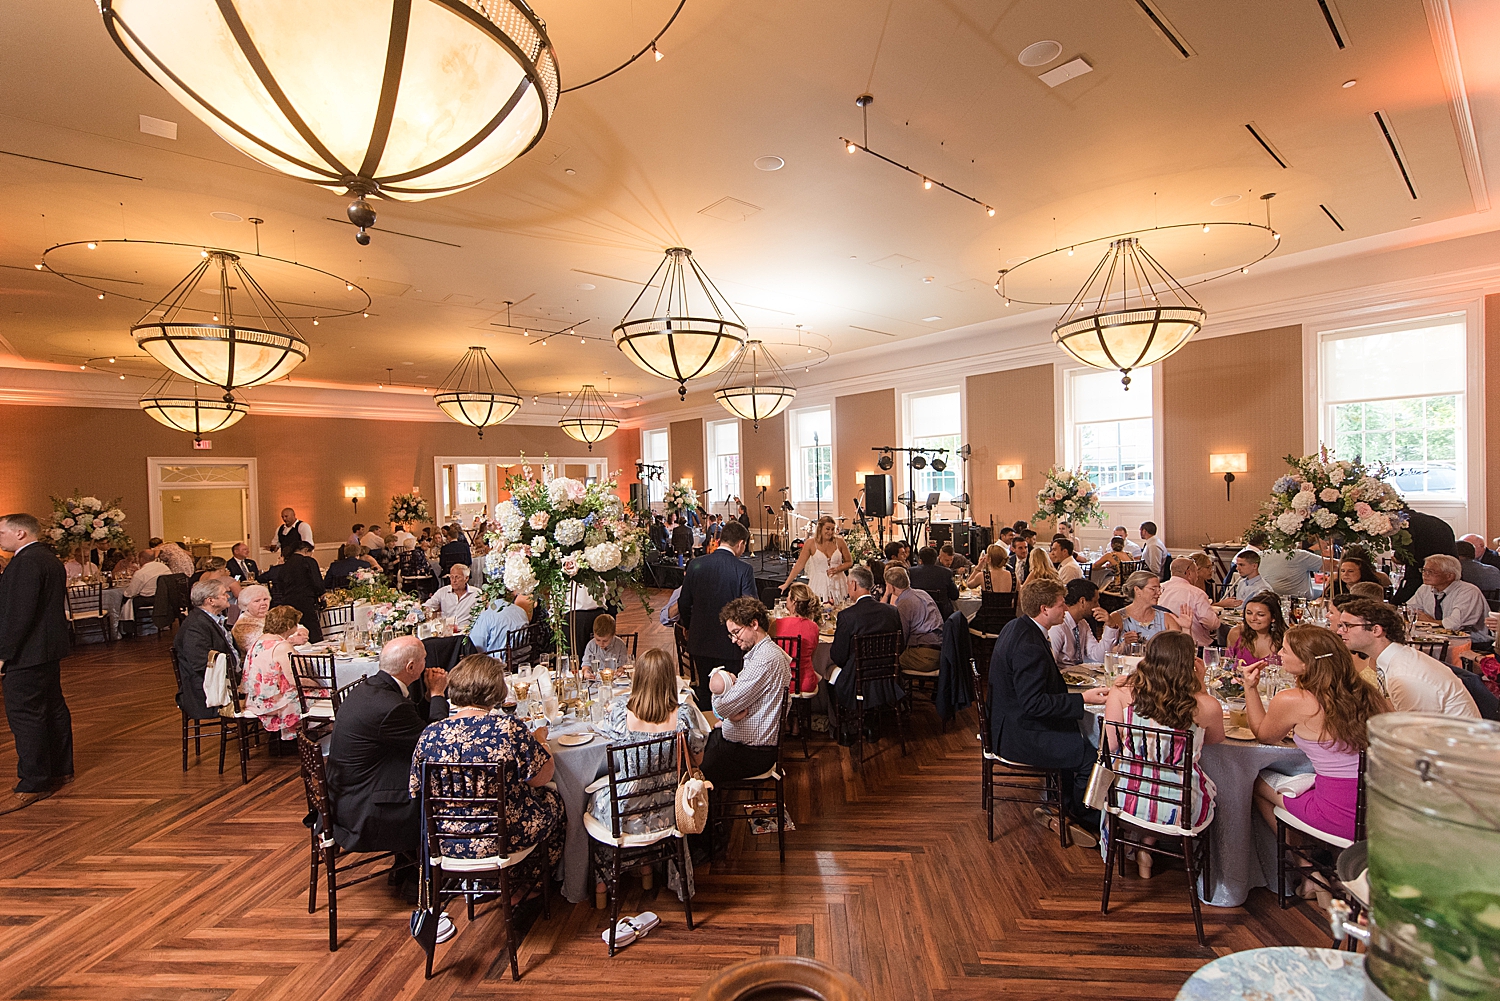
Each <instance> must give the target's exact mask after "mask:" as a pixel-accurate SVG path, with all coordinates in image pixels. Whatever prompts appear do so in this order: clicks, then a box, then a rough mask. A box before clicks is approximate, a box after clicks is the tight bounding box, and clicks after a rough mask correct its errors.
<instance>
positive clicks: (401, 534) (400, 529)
mask: <svg viewBox="0 0 1500 1001" xmlns="http://www.w3.org/2000/svg"><path fill="white" fill-rule="evenodd" d="M391 534H392V535H394V536H395V537H396V541H397V542H401V543H405V542H406V540H407V539H411V540H412V541H413V542H415V541H416V539H417V537H416V536H415V535H413V534H411V533H410V532H408V531H407V530H406V526H405V525H401V524H396V525H392V526H391Z"/></svg>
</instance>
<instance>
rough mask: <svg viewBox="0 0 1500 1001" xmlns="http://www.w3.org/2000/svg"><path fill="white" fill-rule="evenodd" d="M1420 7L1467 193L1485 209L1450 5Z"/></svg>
mask: <svg viewBox="0 0 1500 1001" xmlns="http://www.w3.org/2000/svg"><path fill="white" fill-rule="evenodd" d="M1422 8H1423V10H1425V11H1426V13H1427V30H1428V32H1429V33H1430V34H1431V35H1432V48H1433V50H1434V51H1435V52H1436V53H1437V60H1438V71H1439V72H1440V73H1441V75H1442V77H1443V89H1444V90H1445V91H1447V92H1448V114H1449V116H1450V117H1451V118H1452V119H1453V134H1454V138H1455V139H1457V140H1458V153H1459V158H1460V159H1461V160H1462V161H1463V165H1464V177H1466V178H1467V179H1468V182H1469V195H1470V197H1472V198H1473V199H1474V211H1476V212H1486V211H1488V210H1489V207H1490V193H1489V186H1488V185H1487V184H1486V183H1485V179H1484V167H1483V165H1482V164H1481V163H1480V161H1479V139H1478V137H1477V136H1476V135H1475V133H1474V115H1473V113H1472V112H1471V111H1470V109H1469V92H1468V89H1467V88H1466V87H1465V86H1464V67H1463V63H1462V61H1461V60H1460V59H1459V55H1458V35H1457V33H1456V32H1455V31H1454V30H1453V9H1452V8H1451V7H1450V6H1449V4H1448V0H1423V3H1422Z"/></svg>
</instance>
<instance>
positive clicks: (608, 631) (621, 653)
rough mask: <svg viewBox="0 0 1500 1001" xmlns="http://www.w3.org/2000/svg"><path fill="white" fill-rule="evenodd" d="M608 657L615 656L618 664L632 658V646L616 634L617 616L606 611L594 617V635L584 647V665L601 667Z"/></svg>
mask: <svg viewBox="0 0 1500 1001" xmlns="http://www.w3.org/2000/svg"><path fill="white" fill-rule="evenodd" d="M606 657H612V658H614V662H615V665H616V666H619V665H620V664H623V663H625V662H626V661H627V660H629V659H630V648H629V647H627V646H626V645H625V641H624V640H622V639H620V637H618V636H616V635H615V617H614V616H613V615H610V614H609V613H608V612H604V613H602V614H600V615H598V616H596V617H595V618H594V635H593V638H592V639H590V640H589V642H588V646H586V647H584V648H583V666H584V667H600V666H602V665H603V664H604V659H605V658H606Z"/></svg>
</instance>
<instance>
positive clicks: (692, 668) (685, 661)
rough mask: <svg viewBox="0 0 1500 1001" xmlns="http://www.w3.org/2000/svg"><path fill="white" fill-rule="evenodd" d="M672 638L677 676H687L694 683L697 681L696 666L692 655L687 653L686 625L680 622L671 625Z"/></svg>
mask: <svg viewBox="0 0 1500 1001" xmlns="http://www.w3.org/2000/svg"><path fill="white" fill-rule="evenodd" d="M672 639H673V640H674V641H675V642H676V644H677V676H678V677H679V678H687V679H688V680H689V681H691V682H692V683H693V684H695V685H696V684H697V683H698V667H697V665H696V664H694V663H693V655H692V654H690V653H688V631H687V626H685V625H683V624H682V623H681V622H679V623H677V624H676V625H675V626H673V627H672Z"/></svg>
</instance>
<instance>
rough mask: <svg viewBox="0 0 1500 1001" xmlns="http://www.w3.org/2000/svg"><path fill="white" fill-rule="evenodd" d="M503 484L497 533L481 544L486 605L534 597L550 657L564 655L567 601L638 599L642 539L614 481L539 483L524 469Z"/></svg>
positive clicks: (641, 590)
mask: <svg viewBox="0 0 1500 1001" xmlns="http://www.w3.org/2000/svg"><path fill="white" fill-rule="evenodd" d="M523 469H524V470H525V472H524V473H523V474H521V475H517V476H512V477H511V478H510V479H509V480H508V481H507V483H506V489H508V490H509V491H510V495H511V496H510V499H509V500H507V501H504V502H502V503H501V504H499V505H498V506H497V508H496V522H497V526H498V527H497V528H496V529H495V530H494V531H492V532H490V533H489V534H488V535H487V536H486V538H487V539H488V540H489V550H490V551H489V552H488V553H487V554H486V555H485V557H484V570H485V574H484V577H485V581H484V586H483V588H482V589H481V590H482V593H483V594H484V598H485V601H486V602H489V601H493V600H494V599H496V598H500V597H507V596H513V595H518V594H535V595H536V596H537V597H538V599H539V600H540V601H541V602H542V603H543V604H544V605H545V606H546V608H547V612H548V614H549V615H550V616H551V619H552V623H553V625H554V632H555V633H556V634H557V649H558V653H566V652H567V649H568V647H567V643H568V637H567V630H566V629H563V628H556V627H557V626H558V625H559V624H560V623H564V622H566V621H567V616H568V606H569V604H570V602H569V598H570V596H571V595H572V594H573V593H574V592H575V590H583V591H587V592H588V593H589V595H590V596H591V597H592V598H593V599H594V600H595V601H596V602H598V603H599V604H600V605H601V606H604V605H608V604H610V603H612V602H616V601H617V600H618V599H619V597H620V592H621V591H622V590H626V589H629V590H632V591H634V592H636V593H637V594H639V595H640V596H641V600H642V602H643V603H644V601H645V593H646V592H645V587H644V586H643V585H642V584H641V582H640V567H641V561H642V559H643V558H644V557H643V555H642V554H643V552H644V549H645V542H646V536H645V533H644V532H642V531H641V529H640V528H638V527H637V526H636V525H635V524H634V523H633V522H632V521H631V519H630V515H629V512H628V511H626V509H625V504H624V502H623V501H621V500H620V498H619V496H618V495H617V494H616V493H615V481H614V480H608V481H606V482H602V483H593V484H587V485H586V484H584V483H583V482H582V481H580V480H575V479H570V478H568V477H566V476H559V477H557V478H556V479H551V480H546V481H543V480H539V479H536V478H534V477H533V476H532V473H531V468H530V467H529V466H525V465H524V464H523Z"/></svg>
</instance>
